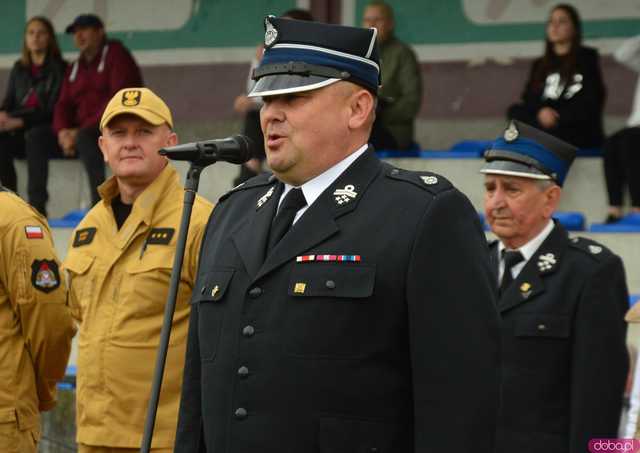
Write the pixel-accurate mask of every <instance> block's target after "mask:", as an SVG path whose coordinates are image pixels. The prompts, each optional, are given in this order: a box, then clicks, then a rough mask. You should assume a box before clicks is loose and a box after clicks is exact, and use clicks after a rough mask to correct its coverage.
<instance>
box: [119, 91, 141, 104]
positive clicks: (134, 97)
mask: <svg viewBox="0 0 640 453" xmlns="http://www.w3.org/2000/svg"><path fill="white" fill-rule="evenodd" d="M141 97H142V92H141V91H140V90H128V91H125V92H124V93H122V105H124V106H127V107H134V106H136V105H138V104H140V98H141Z"/></svg>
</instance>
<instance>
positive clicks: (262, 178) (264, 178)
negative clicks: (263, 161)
mask: <svg viewBox="0 0 640 453" xmlns="http://www.w3.org/2000/svg"><path fill="white" fill-rule="evenodd" d="M274 180H275V176H274V175H272V174H271V173H263V174H260V175H258V176H254V177H253V178H251V179H248V180H247V181H245V182H243V183H240V184H238V185H237V186H235V187H234V188H233V189H231V190H230V191H228V192H227V193H225V194H224V195H222V196H221V197H220V198H219V199H218V201H224V200H226V199H227V198H229V197H230V196H231V195H233V194H234V193H236V192H241V191H243V190H247V189H252V188H254V187H262V186H266V185H269V184H271V183H272V182H273V181H274Z"/></svg>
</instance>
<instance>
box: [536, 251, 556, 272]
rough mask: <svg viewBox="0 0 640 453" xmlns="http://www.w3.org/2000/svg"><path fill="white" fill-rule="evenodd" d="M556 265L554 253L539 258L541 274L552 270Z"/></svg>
mask: <svg viewBox="0 0 640 453" xmlns="http://www.w3.org/2000/svg"><path fill="white" fill-rule="evenodd" d="M556 263H557V261H556V257H555V255H554V254H553V253H547V254H545V255H540V256H539V257H538V269H540V272H545V271H548V270H551V269H552V268H553V266H555V265H556Z"/></svg>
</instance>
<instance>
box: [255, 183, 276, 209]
mask: <svg viewBox="0 0 640 453" xmlns="http://www.w3.org/2000/svg"><path fill="white" fill-rule="evenodd" d="M274 190H275V186H271V188H269V190H268V191H267V193H265V194H264V195H263V196H261V197H260V198H258V203H257V204H256V209H260V208H261V207H262V205H263V204H265V203H266V202H267V201H268V200H269V198H271V195H273V192H274Z"/></svg>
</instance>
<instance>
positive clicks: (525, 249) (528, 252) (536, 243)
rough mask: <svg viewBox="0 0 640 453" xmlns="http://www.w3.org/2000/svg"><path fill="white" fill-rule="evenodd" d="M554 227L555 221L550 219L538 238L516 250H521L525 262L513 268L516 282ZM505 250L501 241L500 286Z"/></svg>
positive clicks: (512, 272)
mask: <svg viewBox="0 0 640 453" xmlns="http://www.w3.org/2000/svg"><path fill="white" fill-rule="evenodd" d="M553 226H554V223H553V220H551V219H550V220H549V223H547V226H545V227H544V228H543V229H542V231H541V232H540V233H538V235H537V236H536V237H534V238H533V239H531V240H530V241H529V242H527V243H526V244H525V245H523V246H522V247H520V248H518V249H516V250H519V251H520V253H522V256H523V257H524V260H522V261H521V262H519V263H518V264H516V265H515V266H513V267H512V268H511V276H512V277H513V279H514V280H515V279H516V278H517V277H518V274H519V273H520V271H521V270H522V269H523V268H524V266H525V265H526V264H527V261H529V260H530V259H531V257H532V256H533V255H534V254H535V253H536V251H537V250H538V248H540V246H541V245H542V243H543V242H544V240H545V239H547V236H549V234H551V231H552V230H553ZM504 249H506V247H505V245H504V244H503V243H502V241H500V242H499V243H498V259H499V260H500V265H499V268H498V284H500V282H501V281H502V274H504V259H503V258H502V251H503V250H504Z"/></svg>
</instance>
